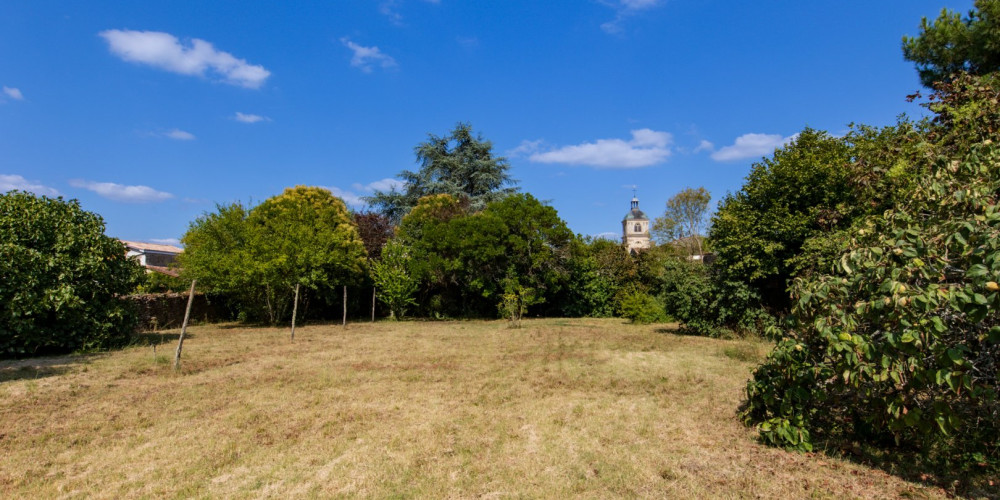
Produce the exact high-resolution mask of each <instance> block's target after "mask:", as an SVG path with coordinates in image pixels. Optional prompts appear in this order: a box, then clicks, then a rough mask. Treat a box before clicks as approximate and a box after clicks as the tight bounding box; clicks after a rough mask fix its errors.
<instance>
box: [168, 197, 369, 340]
mask: <svg viewBox="0 0 1000 500" xmlns="http://www.w3.org/2000/svg"><path fill="white" fill-rule="evenodd" d="M181 241H183V242H184V244H185V252H184V254H183V255H182V257H181V266H182V267H183V269H184V273H185V274H186V275H187V276H189V277H193V278H198V279H199V281H200V282H203V283H205V284H206V285H208V286H211V287H213V288H215V289H216V290H219V291H222V292H226V293H230V294H234V295H235V296H236V297H237V298H238V299H239V300H240V302H241V309H242V312H243V313H244V314H245V316H246V317H247V318H251V319H253V318H257V319H266V320H268V321H269V322H271V323H275V322H277V321H279V320H281V319H282V318H283V317H284V316H285V314H286V313H287V312H288V311H289V305H290V304H291V300H292V297H293V293H294V292H293V291H294V289H295V285H297V284H298V285H301V286H303V287H305V288H306V289H307V290H309V291H311V292H312V294H313V296H314V297H317V298H320V299H323V300H332V299H333V298H334V296H335V295H336V294H335V291H334V287H335V286H337V285H347V284H354V283H357V282H358V281H359V280H360V279H361V278H362V276H363V275H364V266H365V256H366V254H365V248H364V243H363V242H362V240H361V238H360V237H359V236H358V232H357V229H356V228H355V226H354V224H353V222H352V219H351V216H350V214H349V213H348V211H347V207H346V206H345V205H344V202H343V201H341V200H340V199H339V198H337V197H335V196H333V195H332V194H331V193H330V192H329V191H327V190H326V189H322V188H317V187H306V186H297V187H294V188H288V189H286V190H285V191H284V193H282V194H280V195H278V196H274V197H271V198H268V199H267V200H265V201H264V202H263V203H261V204H260V205H258V206H256V207H254V208H253V209H251V210H249V211H248V210H246V209H245V208H243V207H242V205H240V204H233V205H228V206H220V207H219V209H218V212H217V213H214V214H206V215H205V216H202V217H200V218H199V219H197V220H195V221H194V222H193V223H192V224H191V227H190V229H189V230H188V232H187V233H186V234H185V235H184V237H183V238H182V240H181Z"/></svg>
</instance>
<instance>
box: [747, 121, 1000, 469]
mask: <svg viewBox="0 0 1000 500" xmlns="http://www.w3.org/2000/svg"><path fill="white" fill-rule="evenodd" d="M994 102H995V101H994ZM929 171H930V172H929V175H928V176H926V177H925V178H924V179H922V180H920V181H919V183H918V184H917V186H916V187H915V188H914V191H913V192H912V193H911V197H910V201H909V202H907V203H905V204H904V205H902V206H900V207H899V208H897V209H894V210H890V211H887V212H886V213H885V214H884V215H883V216H880V217H874V218H871V219H869V220H867V221H865V222H863V223H860V224H858V225H857V226H856V230H855V231H854V234H853V236H852V237H851V238H850V240H849V241H848V243H847V249H846V251H845V252H844V253H843V255H842V258H841V259H840V262H839V266H838V267H839V271H838V272H837V273H836V274H833V275H826V276H818V277H815V278H811V279H808V280H804V279H798V280H796V282H795V284H794V286H793V290H792V296H793V299H794V300H795V304H794V309H793V311H792V312H793V314H792V316H791V324H790V327H789V328H788V329H787V330H786V331H784V332H783V333H784V337H783V339H782V340H781V341H780V342H779V344H778V346H777V347H776V348H775V350H774V351H773V352H772V353H771V355H770V356H769V357H768V359H767V361H766V362H765V363H764V364H763V365H761V366H760V367H759V368H757V370H756V371H755V372H754V375H753V379H752V380H751V381H750V382H749V383H748V385H747V397H748V404H747V408H746V410H745V412H744V414H743V415H744V418H745V419H746V420H747V421H748V422H750V423H753V424H756V425H757V428H758V429H759V430H760V433H761V436H762V437H763V438H764V439H765V440H767V441H770V442H772V443H775V444H779V445H783V446H788V447H793V448H799V449H804V450H808V449H811V447H812V443H813V442H815V440H816V439H817V438H825V437H844V438H849V439H857V440H864V441H866V442H882V443H892V442H895V443H897V444H900V445H905V446H908V447H912V448H914V449H917V450H920V451H921V452H922V453H925V454H928V455H931V456H934V457H937V458H939V459H942V460H947V461H953V460H957V461H960V462H963V463H966V464H968V463H977V464H990V463H992V464H993V466H994V467H996V466H997V465H998V464H1000V418H998V416H1000V403H998V399H997V394H998V389H1000V378H998V374H1000V372H998V369H1000V315H998V311H1000V286H998V285H997V282H998V281H1000V205H998V203H997V198H996V193H998V192H1000V150H998V148H997V147H996V146H995V145H993V144H992V143H991V141H989V140H987V141H985V142H983V143H982V144H979V145H974V146H971V147H969V148H968V149H967V150H966V153H965V154H964V155H962V156H961V157H958V158H953V157H950V156H948V155H942V156H940V157H937V158H936V159H934V160H933V161H932V162H931V165H929Z"/></svg>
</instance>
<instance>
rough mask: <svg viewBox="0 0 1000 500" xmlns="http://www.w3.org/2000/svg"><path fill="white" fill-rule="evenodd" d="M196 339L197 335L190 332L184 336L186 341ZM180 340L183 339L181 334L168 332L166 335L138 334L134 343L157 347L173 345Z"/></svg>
mask: <svg viewBox="0 0 1000 500" xmlns="http://www.w3.org/2000/svg"><path fill="white" fill-rule="evenodd" d="M194 337H195V335H193V334H192V333H191V332H188V333H185V334H184V339H185V340H188V339H192V338H194ZM180 338H181V334H180V333H179V332H178V333H166V332H164V333H153V332H145V333H137V334H135V337H134V338H133V340H132V343H133V344H135V345H154V344H155V345H162V344H168V343H171V342H177V341H178V340H180Z"/></svg>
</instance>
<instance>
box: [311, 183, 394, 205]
mask: <svg viewBox="0 0 1000 500" xmlns="http://www.w3.org/2000/svg"><path fill="white" fill-rule="evenodd" d="M404 185H405V183H404V182H403V181H401V180H399V179H392V178H385V179H381V180H377V181H375V182H370V183H368V184H361V183H360V182H356V183H354V184H351V190H347V189H341V188H339V187H336V186H324V187H325V188H326V189H329V190H330V192H331V193H333V194H334V196H337V197H338V198H340V199H342V200H344V203H346V204H347V205H348V206H351V207H355V208H359V207H363V206H365V205H366V203H365V200H363V199H362V197H364V196H366V195H369V194H371V193H374V192H375V191H383V192H389V191H392V190H393V189H395V190H396V191H400V190H402V188H403V186H404Z"/></svg>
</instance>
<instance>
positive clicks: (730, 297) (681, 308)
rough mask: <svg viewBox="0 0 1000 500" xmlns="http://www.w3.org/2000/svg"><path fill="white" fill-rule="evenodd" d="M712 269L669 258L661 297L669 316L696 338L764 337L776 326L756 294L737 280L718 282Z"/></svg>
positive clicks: (665, 268)
mask: <svg viewBox="0 0 1000 500" xmlns="http://www.w3.org/2000/svg"><path fill="white" fill-rule="evenodd" d="M717 278H718V277H717V276H714V275H713V269H712V267H711V266H708V265H705V264H702V263H700V262H693V261H690V260H687V259H686V258H671V259H667V260H666V261H665V262H664V265H663V273H662V275H661V276H660V283H659V291H660V292H659V297H660V299H661V300H662V302H663V304H664V307H665V310H666V313H667V314H668V315H669V316H670V317H672V318H674V319H676V320H677V321H680V322H681V330H682V331H684V332H686V333H690V334H693V335H705V336H709V337H728V336H732V335H745V334H748V333H753V334H756V335H763V334H764V333H765V331H766V330H767V327H769V326H771V325H773V324H774V323H775V319H774V317H773V316H771V315H770V314H768V313H767V311H765V310H764V309H762V308H761V307H760V300H759V299H758V296H757V294H756V292H755V291H754V290H753V289H752V288H750V286H749V285H747V284H745V283H742V282H736V281H719V280H718V279H717Z"/></svg>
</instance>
